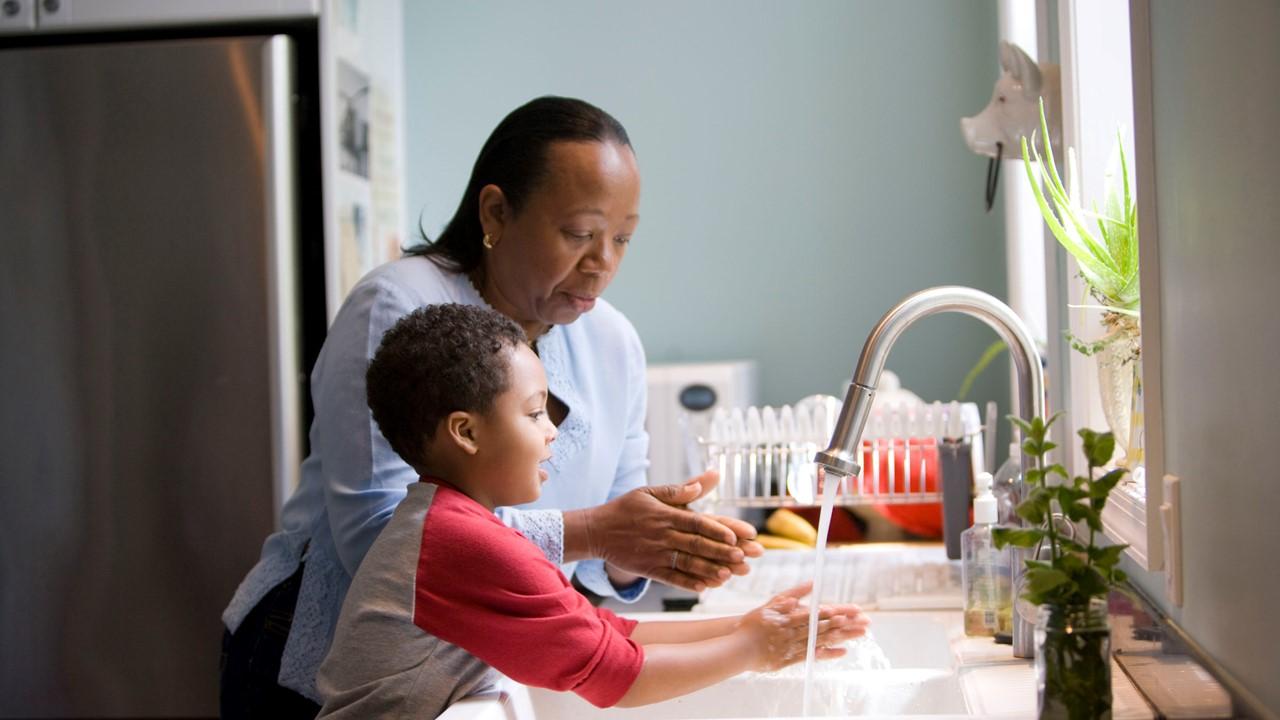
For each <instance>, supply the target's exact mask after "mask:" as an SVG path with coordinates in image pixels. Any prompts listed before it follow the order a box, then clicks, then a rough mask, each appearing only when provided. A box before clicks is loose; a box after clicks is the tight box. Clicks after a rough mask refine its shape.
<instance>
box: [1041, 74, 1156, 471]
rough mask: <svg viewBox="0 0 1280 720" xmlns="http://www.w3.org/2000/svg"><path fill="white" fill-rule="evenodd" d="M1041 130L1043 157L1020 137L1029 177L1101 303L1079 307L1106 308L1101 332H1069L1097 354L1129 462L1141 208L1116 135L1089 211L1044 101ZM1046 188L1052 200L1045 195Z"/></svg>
mask: <svg viewBox="0 0 1280 720" xmlns="http://www.w3.org/2000/svg"><path fill="white" fill-rule="evenodd" d="M1040 135H1041V139H1042V147H1043V148H1044V156H1043V157H1041V155H1040V154H1039V152H1037V151H1036V148H1035V144H1034V143H1030V144H1029V143H1028V142H1027V138H1025V137H1024V138H1022V164H1023V166H1024V167H1025V169H1026V172H1027V181H1028V182H1030V183H1031V189H1032V190H1033V191H1034V193H1035V196H1036V202H1037V203H1038V204H1039V206H1040V214H1041V215H1042V216H1044V221H1045V224H1046V225H1047V226H1048V227H1049V230H1050V232H1052V233H1053V236H1054V237H1055V238H1057V239H1058V242H1059V243H1060V244H1061V245H1062V247H1063V248H1065V249H1066V251H1067V252H1069V253H1071V256H1072V257H1074V258H1075V259H1076V263H1077V264H1078V266H1079V268H1080V277H1081V278H1082V279H1083V280H1084V283H1085V285H1086V286H1087V287H1088V290H1089V295H1090V296H1091V297H1092V298H1093V299H1094V300H1096V301H1097V303H1098V304H1096V305H1080V306H1075V307H1079V308H1084V309H1093V310H1100V311H1101V312H1102V327H1103V335H1102V337H1101V338H1100V339H1098V340H1093V341H1085V340H1082V339H1080V338H1078V337H1075V336H1073V335H1071V333H1070V332H1068V333H1067V339H1068V341H1069V342H1070V343H1071V347H1073V348H1075V349H1076V350H1077V351H1079V352H1081V353H1083V354H1084V355H1087V356H1094V357H1095V358H1096V362H1097V366H1098V387H1099V390H1100V393H1101V396H1102V412H1103V414H1104V415H1105V416H1106V420H1107V426H1108V427H1110V428H1111V431H1112V433H1113V434H1114V435H1115V438H1116V440H1117V441H1118V442H1119V443H1120V447H1121V449H1122V450H1123V451H1124V452H1125V454H1126V457H1127V459H1128V460H1137V458H1129V457H1128V456H1129V455H1130V448H1131V447H1133V446H1134V445H1135V443H1134V442H1133V441H1134V438H1133V437H1131V427H1130V425H1131V422H1132V408H1133V395H1134V391H1135V389H1137V388H1139V387H1140V383H1141V376H1140V374H1139V362H1138V359H1139V355H1140V353H1141V349H1142V339H1141V331H1140V327H1139V324H1138V318H1139V295H1138V210H1137V205H1136V203H1135V201H1134V196H1133V193H1132V192H1131V191H1130V177H1129V164H1128V162H1127V160H1126V158H1125V154H1124V143H1123V142H1121V139H1120V134H1119V133H1117V134H1116V149H1115V153H1114V155H1113V158H1112V161H1111V163H1110V167H1109V168H1108V171H1107V174H1106V177H1105V184H1104V191H1103V206H1102V209H1101V210H1099V209H1098V208H1097V206H1094V208H1093V209H1092V210H1087V209H1085V208H1084V206H1083V205H1082V203H1081V202H1080V197H1081V193H1080V188H1079V174H1078V173H1077V171H1076V159H1075V150H1074V149H1073V148H1068V150H1067V177H1068V180H1069V181H1070V183H1071V191H1070V192H1068V191H1067V187H1066V186H1065V185H1063V182H1062V178H1061V177H1060V176H1059V174H1058V167H1057V165H1056V164H1055V162H1054V157H1053V148H1052V147H1051V146H1050V145H1049V129H1048V125H1047V123H1046V122H1045V116H1044V101H1043V99H1042V100H1041V102H1040ZM1046 193H1047V194H1048V197H1047V198H1046Z"/></svg>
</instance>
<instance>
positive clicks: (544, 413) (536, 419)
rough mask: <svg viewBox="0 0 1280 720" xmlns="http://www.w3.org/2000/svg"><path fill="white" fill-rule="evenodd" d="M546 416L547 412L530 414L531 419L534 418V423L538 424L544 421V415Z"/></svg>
mask: <svg viewBox="0 0 1280 720" xmlns="http://www.w3.org/2000/svg"><path fill="white" fill-rule="evenodd" d="M546 414H547V411H546V410H534V411H533V412H531V413H529V417H531V418H533V421H534V422H537V421H539V420H541V419H542V416H543V415H546Z"/></svg>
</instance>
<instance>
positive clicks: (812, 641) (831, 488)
mask: <svg viewBox="0 0 1280 720" xmlns="http://www.w3.org/2000/svg"><path fill="white" fill-rule="evenodd" d="M817 477H818V483H819V484H820V485H822V513H821V514H820V515H819V516H818V544H817V546H816V547H815V548H814V550H813V551H814V552H815V553H817V554H816V555H814V560H813V590H812V592H810V594H809V642H808V645H806V646H805V654H804V699H803V701H802V703H801V710H800V712H801V714H802V715H804V716H805V717H808V715H809V706H810V703H811V702H812V695H813V660H814V653H815V652H816V649H817V642H818V608H819V605H820V600H821V598H822V561H823V558H824V556H825V555H826V551H827V531H828V530H830V529H831V511H832V509H833V508H834V507H835V504H836V490H837V489H838V488H839V487H840V483H841V481H842V480H843V479H844V478H843V477H842V476H840V475H837V474H835V473H830V472H829V471H828V472H824V470H823V469H821V468H819V470H818V476H817Z"/></svg>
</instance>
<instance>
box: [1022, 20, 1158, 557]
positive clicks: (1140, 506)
mask: <svg viewBox="0 0 1280 720" xmlns="http://www.w3.org/2000/svg"><path fill="white" fill-rule="evenodd" d="M1147 2H1148V0H1134V1H1133V7H1132V14H1133V16H1134V18H1135V19H1134V22H1133V23H1132V24H1131V21H1130V20H1131V17H1130V16H1131V8H1130V3H1125V2H1103V1H1099V0H1060V2H1059V4H1058V13H1057V18H1056V20H1057V26H1058V39H1059V48H1060V60H1061V68H1062V108H1063V147H1064V148H1067V147H1070V148H1075V152H1076V155H1077V161H1078V164H1077V168H1078V170H1077V172H1078V178H1077V182H1078V183H1079V188H1080V190H1081V195H1082V197H1083V201H1084V205H1085V206H1086V207H1089V206H1091V205H1093V204H1094V203H1097V204H1099V205H1100V204H1101V203H1102V198H1103V192H1104V188H1103V182H1104V181H1103V178H1104V174H1105V172H1106V169H1107V164H1108V162H1109V161H1110V159H1111V155H1112V152H1113V150H1114V147H1115V142H1116V132H1117V129H1119V130H1120V132H1121V138H1122V142H1123V143H1124V147H1125V152H1126V155H1127V156H1128V158H1129V160H1130V171H1131V176H1132V177H1133V178H1134V179H1133V180H1132V182H1133V185H1134V187H1135V189H1136V191H1137V197H1138V210H1139V227H1140V228H1141V244H1140V253H1141V255H1140V265H1141V267H1142V270H1141V295H1142V332H1143V339H1144V343H1143V345H1144V347H1145V348H1147V350H1146V351H1144V352H1143V355H1142V365H1143V366H1144V367H1143V373H1142V377H1143V394H1142V400H1143V402H1144V404H1145V409H1144V411H1143V413H1142V416H1143V418H1144V421H1145V422H1144V424H1143V425H1142V427H1141V429H1140V432H1141V433H1142V437H1143V438H1144V441H1143V445H1144V446H1145V456H1146V463H1145V469H1141V468H1140V469H1138V470H1135V472H1134V473H1133V478H1134V480H1135V481H1136V482H1133V483H1130V484H1129V485H1127V486H1126V487H1124V488H1117V491H1116V492H1114V493H1112V496H1111V501H1110V502H1109V503H1108V507H1107V509H1106V511H1104V524H1105V526H1106V530H1107V534H1108V536H1110V537H1111V538H1112V539H1114V540H1115V541H1117V542H1123V543H1128V544H1129V545H1130V546H1131V548H1130V550H1129V553H1130V555H1131V556H1132V558H1133V559H1134V560H1135V561H1136V562H1137V563H1138V564H1139V565H1141V566H1142V567H1143V568H1144V569H1147V570H1156V569H1159V568H1160V567H1161V564H1162V553H1161V542H1160V540H1161V538H1160V533H1159V528H1160V522H1159V519H1158V517H1159V516H1158V514H1157V512H1156V508H1158V506H1159V503H1160V499H1159V491H1160V488H1159V482H1158V478H1159V477H1161V475H1160V474H1159V472H1160V471H1161V465H1162V458H1161V453H1162V448H1161V447H1160V444H1159V440H1160V427H1159V421H1160V416H1159V398H1160V395H1159V383H1158V378H1159V358H1158V357H1152V356H1153V355H1155V354H1157V353H1154V352H1153V349H1155V348H1158V347H1159V343H1158V342H1157V341H1155V337H1154V336H1155V334H1157V333H1158V332H1159V322H1158V310H1159V308H1158V304H1159V292H1158V288H1156V287H1155V283H1154V282H1153V280H1154V279H1155V278H1156V277H1157V274H1156V272H1155V269H1156V268H1157V267H1158V266H1157V265H1156V263H1155V222H1154V210H1153V209H1150V208H1147V209H1144V208H1146V206H1147V205H1150V203H1144V202H1143V198H1144V192H1143V188H1142V187H1141V183H1142V182H1143V181H1144V180H1146V179H1148V178H1150V177H1151V176H1152V173H1151V172H1150V170H1151V169H1152V165H1151V153H1150V152H1149V148H1150V136H1151V133H1150V128H1151V111H1150V82H1149V78H1150V52H1149V39H1148V37H1147V36H1148V33H1149V30H1148V26H1147V23H1146V9H1147ZM1135 30H1136V32H1134V31H1135ZM1133 48H1137V50H1138V52H1136V53H1134V52H1133ZM1135 88H1136V90H1137V92H1136V93H1135ZM1144 93H1145V95H1144ZM1135 98H1137V99H1138V102H1137V105H1136V107H1135ZM1144 99H1145V102H1144ZM1135 127H1139V128H1142V130H1141V131H1139V132H1137V133H1135V131H1134V128H1135ZM1135 139H1138V140H1142V141H1145V142H1146V143H1147V146H1146V149H1148V151H1146V152H1144V148H1142V147H1138V146H1137V145H1136V144H1135ZM1063 165H1065V162H1061V161H1060V163H1059V170H1060V171H1065V168H1064V167H1063ZM1149 195H1150V192H1149V189H1148V192H1147V193H1145V196H1148V197H1149ZM1148 216H1150V217H1151V218H1152V219H1151V220H1149V221H1148V220H1147V218H1148ZM1050 241H1051V238H1050ZM1046 264H1047V265H1048V266H1049V267H1048V270H1049V272H1048V273H1047V275H1046V277H1047V278H1048V282H1047V286H1048V291H1049V307H1050V308H1051V310H1050V322H1049V326H1050V327H1051V328H1053V327H1058V328H1066V329H1069V330H1070V331H1071V333H1072V334H1073V335H1074V336H1076V337H1079V338H1084V339H1092V338H1097V337H1098V336H1099V335H1100V334H1101V327H1100V322H1099V320H1100V316H1099V312H1098V311H1097V310H1088V309H1078V308H1073V307H1071V306H1081V305H1093V304H1095V303H1094V301H1092V300H1091V299H1090V298H1089V297H1088V296H1087V293H1086V289H1085V286H1084V283H1083V282H1082V281H1081V280H1080V279H1079V277H1078V273H1079V271H1078V268H1077V266H1076V263H1075V261H1074V259H1072V258H1071V257H1070V256H1069V255H1068V254H1067V253H1065V252H1064V251H1062V250H1061V249H1060V248H1058V247H1057V246H1056V242H1054V243H1053V245H1052V251H1051V252H1047V253H1046ZM1055 265H1056V267H1055ZM1055 285H1056V286H1057V287H1055ZM1054 309H1056V312H1055V311H1054ZM1054 315H1056V316H1057V317H1056V318H1054ZM1055 319H1056V322H1055ZM1055 334H1056V335H1057V336H1058V337H1056V338H1055V337H1053V335H1055ZM1049 345H1050V353H1051V355H1052V356H1054V358H1056V359H1057V360H1058V362H1057V363H1056V364H1057V366H1058V368H1060V370H1059V372H1058V373H1057V374H1055V373H1054V372H1053V369H1054V363H1053V362H1052V361H1051V365H1050V374H1051V378H1053V377H1058V378H1063V379H1065V380H1066V382H1060V383H1059V384H1058V387H1057V390H1058V391H1059V393H1060V394H1059V395H1058V396H1057V397H1054V398H1051V400H1050V403H1051V405H1052V406H1054V407H1062V408H1066V409H1067V411H1068V415H1067V418H1066V419H1067V421H1068V422H1067V423H1064V427H1062V428H1060V432H1061V436H1060V437H1059V438H1058V442H1059V443H1060V444H1061V445H1062V446H1063V447H1070V448H1072V453H1071V457H1069V458H1063V459H1064V460H1065V461H1066V462H1065V464H1066V465H1067V467H1068V470H1069V471H1071V472H1072V474H1075V473H1076V472H1081V471H1082V470H1083V464H1084V458H1083V455H1082V454H1081V451H1080V449H1079V442H1078V440H1077V439H1076V437H1075V432H1076V430H1077V429H1078V428H1081V427H1091V428H1096V429H1102V428H1106V427H1107V422H1106V418H1105V416H1104V414H1103V410H1102V403H1101V401H1100V397H1101V393H1100V390H1099V387H1098V385H1099V373H1098V369H1097V361H1096V360H1095V358H1093V357H1086V356H1085V355H1083V354H1081V353H1079V352H1076V351H1074V350H1072V349H1071V348H1070V347H1069V346H1068V344H1067V343H1066V342H1065V340H1064V339H1063V338H1062V336H1061V332H1056V333H1054V332H1051V333H1050V338H1049ZM1051 382H1052V379H1051ZM1144 478H1154V479H1157V481H1156V482H1143V480H1144ZM1153 485H1154V487H1152V486H1153Z"/></svg>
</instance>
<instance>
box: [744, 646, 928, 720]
mask: <svg viewBox="0 0 1280 720" xmlns="http://www.w3.org/2000/svg"><path fill="white" fill-rule="evenodd" d="M841 647H843V648H845V655H844V656H843V657H839V658H835V659H832V660H824V661H822V662H821V663H818V664H817V665H816V666H815V667H811V668H808V669H806V668H804V666H802V665H800V664H799V663H797V664H795V665H790V666H788V667H785V668H782V669H780V670H776V671H773V672H768V673H748V675H747V676H744V677H743V681H744V682H742V683H741V684H739V685H737V686H736V687H735V693H738V694H741V693H748V694H754V693H756V692H758V693H759V696H758V697H753V698H750V699H749V700H748V699H747V698H742V699H744V700H747V701H748V702H749V703H750V704H751V705H752V706H753V707H754V708H755V711H756V712H758V713H760V717H784V716H788V715H795V714H797V713H796V710H797V708H796V701H797V700H799V701H800V703H801V705H802V706H803V707H801V708H800V710H801V713H800V714H801V715H810V714H816V715H847V714H851V713H852V714H863V713H866V712H867V711H868V710H869V709H872V710H874V709H880V706H881V705H885V706H886V707H887V708H888V709H891V710H897V709H900V708H899V705H900V704H902V703H898V704H895V702H896V701H894V700H890V699H888V698H887V696H886V693H889V694H891V693H892V692H893V691H894V690H895V688H896V689H897V690H900V691H902V690H905V691H907V692H909V690H910V688H897V685H901V684H902V683H901V682H900V680H899V679H898V678H897V677H896V676H894V675H892V674H891V673H883V674H880V673H882V672H883V671H887V670H892V669H893V668H892V664H891V663H890V661H889V658H888V657H887V656H886V655H885V652H884V650H883V649H882V648H881V647H880V644H879V643H878V642H876V639H875V637H874V635H873V634H872V633H871V632H868V633H867V634H866V635H864V636H862V637H860V638H856V639H854V640H849V641H847V642H845V643H843V644H842V645H841ZM751 676H754V678H753V677H751ZM761 680H766V681H767V682H760V681H761ZM801 683H803V689H801V687H800V684H801ZM797 690H800V691H801V693H802V696H801V697H799V698H797V697H796V691H797ZM882 696H886V697H882ZM902 702H909V699H908V700H904V701H902ZM806 703H807V706H804V705H805V704H806Z"/></svg>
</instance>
